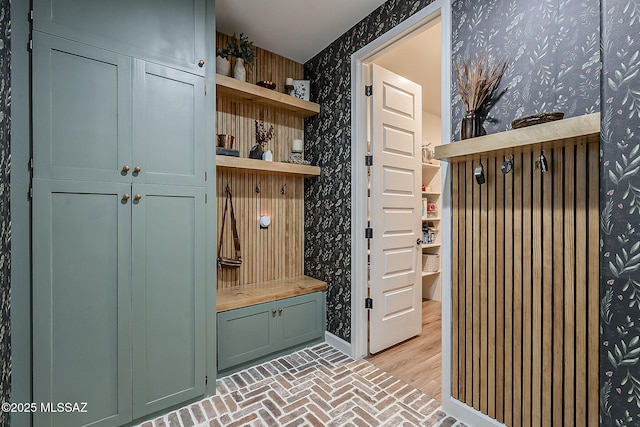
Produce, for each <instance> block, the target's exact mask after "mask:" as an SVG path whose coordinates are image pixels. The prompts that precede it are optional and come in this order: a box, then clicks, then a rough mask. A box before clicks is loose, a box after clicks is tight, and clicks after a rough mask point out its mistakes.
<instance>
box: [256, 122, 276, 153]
mask: <svg viewBox="0 0 640 427" xmlns="http://www.w3.org/2000/svg"><path fill="white" fill-rule="evenodd" d="M255 122H256V143H257V144H258V145H260V146H262V148H264V147H265V145H267V144H268V143H269V141H271V138H273V125H271V126H270V127H269V130H267V129H266V128H265V127H264V119H263V118H262V117H260V122H258V121H257V120H256V121H255Z"/></svg>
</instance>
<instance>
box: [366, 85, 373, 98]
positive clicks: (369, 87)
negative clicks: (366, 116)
mask: <svg viewBox="0 0 640 427" xmlns="http://www.w3.org/2000/svg"><path fill="white" fill-rule="evenodd" d="M371 95H373V86H372V85H367V86H365V87H364V96H371Z"/></svg>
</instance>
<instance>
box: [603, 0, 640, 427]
mask: <svg viewBox="0 0 640 427" xmlns="http://www.w3.org/2000/svg"><path fill="white" fill-rule="evenodd" d="M602 11H603V16H602V21H603V54H602V56H603V79H602V81H603V85H602V99H603V104H602V127H601V150H602V165H601V172H600V180H601V185H600V209H601V214H600V225H601V228H600V236H601V245H602V247H601V254H602V256H601V258H600V297H601V304H600V315H601V316H600V317H601V319H600V325H601V331H602V332H601V346H600V387H601V390H600V420H601V421H600V424H601V425H603V426H617V427H620V426H637V425H640V173H639V172H640V75H639V72H640V3H638V2H637V1H634V0H603V3H602Z"/></svg>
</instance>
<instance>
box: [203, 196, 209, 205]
mask: <svg viewBox="0 0 640 427" xmlns="http://www.w3.org/2000/svg"><path fill="white" fill-rule="evenodd" d="M208 201H209V194H208V193H204V204H205V205H206V204H207V202H208Z"/></svg>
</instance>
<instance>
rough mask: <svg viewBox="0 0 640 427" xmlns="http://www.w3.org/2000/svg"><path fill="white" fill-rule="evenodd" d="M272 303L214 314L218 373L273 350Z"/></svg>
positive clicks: (274, 338)
mask: <svg viewBox="0 0 640 427" xmlns="http://www.w3.org/2000/svg"><path fill="white" fill-rule="evenodd" d="M274 310H275V303H264V304H257V305H252V306H249V307H244V308H238V309H235V310H229V311H223V312H221V313H218V371H222V370H224V369H227V368H230V367H232V366H236V365H239V364H241V363H245V362H248V361H250V360H253V359H257V358H258V357H261V356H265V355H267V354H269V353H272V352H273V351H275V350H277V348H275V345H276V333H275V330H274V328H275V318H274V314H273V312H274Z"/></svg>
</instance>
